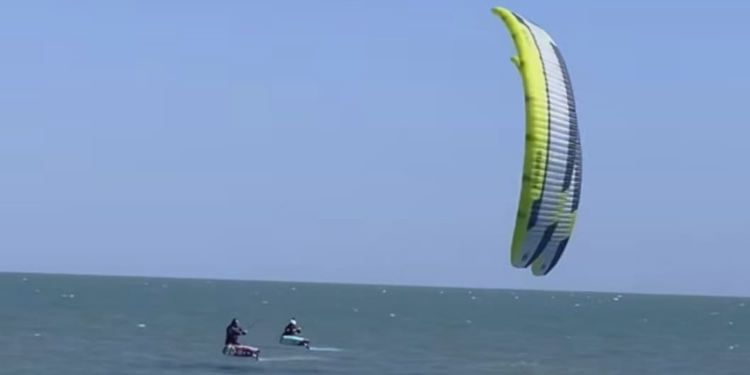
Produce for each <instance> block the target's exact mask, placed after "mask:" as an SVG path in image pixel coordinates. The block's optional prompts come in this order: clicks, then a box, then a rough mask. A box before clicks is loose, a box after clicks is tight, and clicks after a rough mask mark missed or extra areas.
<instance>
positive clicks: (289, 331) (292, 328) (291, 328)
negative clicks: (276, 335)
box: [283, 318, 302, 336]
mask: <svg viewBox="0 0 750 375" xmlns="http://www.w3.org/2000/svg"><path fill="white" fill-rule="evenodd" d="M300 333H302V329H301V328H300V327H299V325H297V320H296V319H294V318H292V319H289V324H287V325H286V327H284V333H283V335H284V336H288V335H292V336H294V335H299V334H300Z"/></svg>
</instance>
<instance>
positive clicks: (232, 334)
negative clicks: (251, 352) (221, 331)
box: [224, 318, 247, 345]
mask: <svg viewBox="0 0 750 375" xmlns="http://www.w3.org/2000/svg"><path fill="white" fill-rule="evenodd" d="M246 334H247V331H245V329H244V328H242V327H240V322H239V321H238V320H237V318H234V319H232V322H231V323H229V325H228V326H227V335H226V338H225V339H224V345H240V342H239V338H240V336H242V335H246Z"/></svg>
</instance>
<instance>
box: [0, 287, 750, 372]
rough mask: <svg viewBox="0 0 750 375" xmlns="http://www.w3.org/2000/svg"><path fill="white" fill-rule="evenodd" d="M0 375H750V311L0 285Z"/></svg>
mask: <svg viewBox="0 0 750 375" xmlns="http://www.w3.org/2000/svg"><path fill="white" fill-rule="evenodd" d="M235 316H236V317H238V318H239V319H240V322H241V324H242V325H243V326H244V327H245V328H247V329H248V330H249V334H248V335H247V336H243V337H242V341H243V343H246V344H249V345H252V346H256V347H258V348H260V349H261V359H260V361H255V360H253V359H250V358H239V357H227V356H223V355H222V354H221V349H222V346H223V339H224V328H225V327H226V325H227V324H228V323H229V321H230V320H231V319H232V317H235ZM291 316H295V317H296V318H297V320H298V321H299V322H300V324H301V325H302V328H303V332H302V333H303V336H306V337H308V338H309V339H310V340H311V341H312V350H309V351H308V350H305V349H304V348H301V347H291V346H282V345H280V344H279V343H278V337H279V334H280V332H281V331H282V329H283V327H284V325H285V324H286V322H287V321H288V319H289V318H290V317H291ZM0 374H36V375H40V374H64V375H67V374H71V375H86V374H106V375H113V374H143V375H151V374H362V375H370V374H373V375H375V374H377V375H381V374H404V375H406V374H410V375H411V374H413V375H417V374H457V375H463V374H467V375H468V374H539V375H547V374H550V375H552V374H554V375H561V374H582V375H583V374H592V375H603V374H639V375H642V374H660V375H664V374H680V375H685V374H711V375H719V374H742V375H747V374H750V298H719V297H685V296H656V295H631V294H622V295H618V294H615V293H583V292H575V293H572V292H534V291H512V290H486V289H473V290H472V289H455V288H422V287H394V286H372V285H367V286H362V285H335V284H308V283H279V282H250V281H212V280H183V279H159V278H147V277H95V276H59V275H38V274H26V275H24V274H0Z"/></svg>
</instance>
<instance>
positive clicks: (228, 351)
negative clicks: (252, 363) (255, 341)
mask: <svg viewBox="0 0 750 375" xmlns="http://www.w3.org/2000/svg"><path fill="white" fill-rule="evenodd" d="M221 352H222V353H223V354H224V355H228V356H233V357H252V358H255V360H256V361H257V360H258V357H259V356H260V349H258V348H254V347H252V346H248V345H225V346H224V349H222V351H221Z"/></svg>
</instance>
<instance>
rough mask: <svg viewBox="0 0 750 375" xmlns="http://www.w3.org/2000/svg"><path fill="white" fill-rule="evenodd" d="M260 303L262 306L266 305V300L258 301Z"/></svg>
mask: <svg viewBox="0 0 750 375" xmlns="http://www.w3.org/2000/svg"><path fill="white" fill-rule="evenodd" d="M260 303H262V304H264V305H268V301H266V300H263V301H260Z"/></svg>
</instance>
